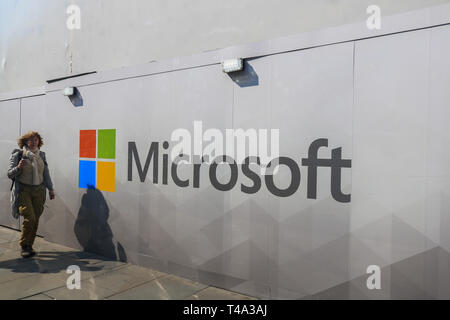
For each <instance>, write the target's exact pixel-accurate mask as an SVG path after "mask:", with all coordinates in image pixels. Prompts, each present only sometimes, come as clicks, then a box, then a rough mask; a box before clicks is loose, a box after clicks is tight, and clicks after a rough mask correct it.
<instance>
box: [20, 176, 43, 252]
mask: <svg viewBox="0 0 450 320" xmlns="http://www.w3.org/2000/svg"><path fill="white" fill-rule="evenodd" d="M44 202H45V187H44V185H43V184H41V185H38V186H31V185H25V184H21V187H20V191H19V195H18V207H19V214H20V215H21V216H23V223H22V233H21V235H20V240H19V245H21V246H24V245H30V246H32V245H33V243H34V239H35V238H36V232H37V229H38V226H39V218H40V217H41V215H42V212H43V211H44Z"/></svg>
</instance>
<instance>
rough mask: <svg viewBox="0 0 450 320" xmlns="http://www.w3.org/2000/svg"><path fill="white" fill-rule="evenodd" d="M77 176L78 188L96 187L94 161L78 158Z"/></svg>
mask: <svg viewBox="0 0 450 320" xmlns="http://www.w3.org/2000/svg"><path fill="white" fill-rule="evenodd" d="M78 172H79V176H78V188H85V189H91V188H94V189H95V188H96V187H97V186H96V181H95V176H96V174H95V173H96V162H95V161H89V160H80V166H79V170H78Z"/></svg>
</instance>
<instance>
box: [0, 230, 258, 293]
mask: <svg viewBox="0 0 450 320" xmlns="http://www.w3.org/2000/svg"><path fill="white" fill-rule="evenodd" d="M19 236H20V233H19V232H18V231H15V230H11V229H8V228H5V227H1V226H0V299H4V300H5V299H8V300H10V299H32V300H52V299H57V300H69V299H70V300H74V299H75V300H81V299H83V300H84V299H116V300H117V299H123V300H128V299H133V300H138V299H139V300H142V299H144V300H147V299H157V300H168V299H177V300H182V299H188V300H241V299H255V298H253V297H249V296H245V295H241V294H238V293H235V292H231V291H226V290H222V289H219V288H215V287H210V286H207V285H204V284H201V283H197V282H193V281H191V280H188V279H183V278H180V277H177V276H174V275H170V274H167V273H163V272H159V271H156V270H152V269H147V268H143V267H139V266H136V265H132V264H130V263H124V262H120V261H111V260H108V259H106V258H104V257H101V256H98V255H94V254H90V253H86V252H81V251H78V250H75V249H72V248H68V247H65V246H62V245H59V244H55V243H51V242H48V241H45V240H44V239H42V238H36V241H35V244H34V246H33V248H34V250H35V251H36V252H37V254H36V256H34V257H32V258H27V259H24V258H22V257H21V256H20V248H19V245H18V243H17V241H18V238H19ZM70 265H77V266H79V268H80V270H81V282H80V283H81V288H80V289H72V290H70V289H68V287H67V284H66V283H67V279H68V278H69V277H70V276H71V274H68V273H67V272H66V270H67V267H68V266H70Z"/></svg>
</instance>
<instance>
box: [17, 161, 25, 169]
mask: <svg viewBox="0 0 450 320" xmlns="http://www.w3.org/2000/svg"><path fill="white" fill-rule="evenodd" d="M23 166H26V162H25V160H24V159H21V160H20V161H19V164H18V165H17V168H19V169H22V167H23Z"/></svg>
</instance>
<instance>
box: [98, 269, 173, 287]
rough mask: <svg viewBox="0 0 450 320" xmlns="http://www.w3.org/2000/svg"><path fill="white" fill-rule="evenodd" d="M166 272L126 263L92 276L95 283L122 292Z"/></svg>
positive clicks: (164, 274)
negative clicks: (126, 264) (123, 265)
mask: <svg viewBox="0 0 450 320" xmlns="http://www.w3.org/2000/svg"><path fill="white" fill-rule="evenodd" d="M166 275H167V274H166V273H163V272H159V271H156V270H152V269H147V268H142V267H138V266H134V265H128V266H126V267H123V268H118V269H117V268H116V269H114V270H112V271H108V272H105V273H104V274H102V275H99V276H97V277H95V278H93V281H95V283H96V284H97V285H98V286H100V287H103V288H107V289H110V290H113V291H114V292H115V293H117V292H122V291H125V290H128V289H131V288H133V287H137V286H139V285H141V284H144V283H146V282H149V281H151V280H154V279H156V278H159V277H162V276H166Z"/></svg>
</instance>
